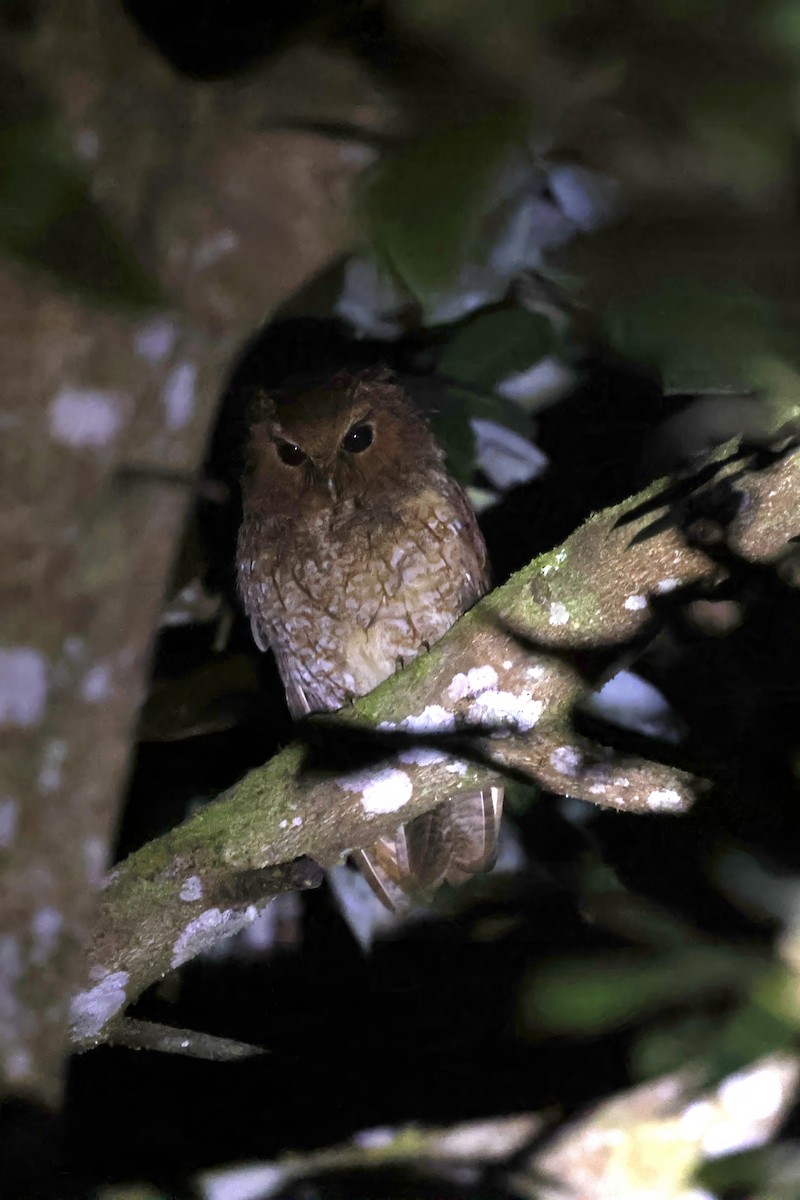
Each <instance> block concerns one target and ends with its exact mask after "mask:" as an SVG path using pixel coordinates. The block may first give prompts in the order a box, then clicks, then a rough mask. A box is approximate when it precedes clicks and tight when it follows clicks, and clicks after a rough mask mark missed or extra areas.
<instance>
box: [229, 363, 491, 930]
mask: <svg viewBox="0 0 800 1200" xmlns="http://www.w3.org/2000/svg"><path fill="white" fill-rule="evenodd" d="M242 501H243V522H242V525H241V528H240V531H239V538H238V547H237V571H238V586H239V590H240V594H241V597H242V600H243V603H244V607H245V610H246V612H247V614H248V616H249V618H250V625H251V629H252V632H253V637H254V639H255V642H256V644H257V646H258V647H259V648H260V649H262V650H267V649H271V650H272V652H273V654H274V655H275V659H276V662H277V665H278V670H279V672H280V675H281V679H282V681H283V685H284V689H285V691H286V699H287V702H288V705H289V709H290V711H291V714H292V716H293V717H295V718H298V717H301V716H304V715H306V714H310V713H319V712H332V711H335V710H336V709H339V708H341V707H343V706H344V705H346V704H348V703H351V702H352V701H353V700H354V699H356V698H357V697H359V696H363V695H365V694H366V693H367V692H370V691H372V689H373V688H374V687H377V685H378V684H379V683H381V682H382V681H383V680H384V679H386V678H387V677H388V676H390V675H391V674H393V672H394V671H395V670H397V669H398V668H399V667H402V666H403V665H405V664H407V663H409V662H411V661H412V660H413V659H414V658H416V657H417V655H418V654H422V653H424V652H425V651H427V650H428V649H429V648H430V647H431V646H432V645H433V644H434V643H435V642H436V641H438V639H439V638H440V637H442V635H443V634H444V633H446V632H447V630H448V629H449V628H450V626H451V625H452V624H453V622H454V621H455V620H456V619H457V618H458V617H459V616H460V615H461V614H462V613H463V612H465V611H466V610H467V609H468V608H470V607H471V605H473V604H474V603H475V602H476V600H478V599H479V598H480V597H481V596H482V595H483V594H484V593H485V592H486V590H487V588H488V572H487V562H486V549H485V546H484V543H483V539H482V537H481V534H480V532H479V530H478V527H477V524H476V521H475V517H474V514H473V512H472V509H471V507H470V505H469V502H468V500H467V498H466V496H465V495H464V492H463V491H462V489H461V487H460V486H459V485H458V483H456V481H455V480H454V479H453V478H452V477H451V476H450V475H448V473H447V471H446V469H445V466H444V454H443V451H442V449H441V448H440V446H439V445H438V443H437V442H436V440H435V438H434V436H433V434H432V432H431V430H430V428H429V427H428V424H427V422H426V421H425V419H424V417H423V416H422V414H421V413H420V412H419V411H418V410H417V409H416V407H415V406H414V405H413V403H412V402H411V400H410V399H409V397H408V396H407V394H406V393H405V391H404V389H403V388H402V387H401V386H400V385H399V384H398V383H397V382H395V381H394V380H393V378H392V376H391V375H390V374H389V373H388V372H386V371H381V370H371V371H362V372H359V373H357V374H352V373H349V372H340V373H338V374H336V375H334V376H333V377H330V376H329V377H328V378H325V379H320V378H316V379H314V378H306V379H301V380H298V381H295V382H293V383H291V384H289V385H288V386H287V387H285V388H284V389H282V390H281V391H280V392H277V393H274V394H271V395H267V394H264V393H260V394H259V395H258V396H257V399H256V401H255V404H254V410H253V413H252V423H251V426H250V431H249V443H248V451H247V467H246V471H245V477H244V480H243V485H242ZM502 802H503V795H502V790H501V789H498V788H493V789H491V790H490V791H489V792H488V793H482V792H477V793H474V794H469V795H463V796H458V797H456V798H450V799H444V798H443V802H442V803H441V804H439V805H438V806H437V807H436V808H435V809H433V810H432V811H431V812H429V813H426V814H424V815H423V816H420V817H416V818H415V819H414V820H412V821H409V822H407V823H406V824H404V825H403V826H402V827H401V828H399V829H398V830H397V831H396V832H395V833H394V834H393V835H392V836H391V837H384V838H381V839H380V840H379V841H377V842H376V843H375V844H374V845H373V846H371V847H369V849H366V850H359V851H357V852H355V854H354V858H355V860H356V863H357V865H358V866H359V868H360V869H361V871H362V873H363V874H364V875H365V877H366V879H367V880H368V882H369V883H370V885H371V887H372V889H373V891H374V892H375V893H376V894H377V895H378V897H379V898H380V899H381V900H382V902H383V903H384V904H385V905H386V906H387V907H388V908H390V909H399V908H403V907H406V906H407V904H408V902H409V900H411V899H416V898H420V897H422V896H429V895H431V894H432V892H433V891H434V890H435V889H436V888H437V887H438V886H439V885H440V884H441V883H443V882H445V881H447V882H449V883H459V882H462V881H463V880H465V879H467V878H469V877H470V876H471V875H474V874H476V873H478V872H481V871H485V870H488V869H489V868H490V867H491V866H492V864H493V862H494V858H495V854H496V844H497V834H498V829H499V823H500V818H501V812H502Z"/></svg>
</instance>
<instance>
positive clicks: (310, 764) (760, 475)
mask: <svg viewBox="0 0 800 1200" xmlns="http://www.w3.org/2000/svg"><path fill="white" fill-rule="evenodd" d="M723 500H724V504H723V503H721V501H723ZM688 501H691V503H690V504H689V503H688ZM722 510H724V518H720V520H719V521H717V519H716V517H715V514H716V513H719V512H721V511H722ZM688 512H691V513H692V514H693V515H692V516H691V518H689V517H687V519H686V520H681V514H682V513H688ZM698 514H700V516H698ZM698 521H700V522H701V525H698ZM693 527H694V529H695V532H696V531H697V530H698V529H699V528H701V527H702V531H703V533H704V538H703V541H704V544H705V545H706V546H708V545H709V544H710V543H713V547H714V552H713V556H712V553H711V551H710V550H709V549H707V548H706V549H703V548H700V547H698V546H697V545H693V544H692V528H693ZM710 532H712V533H713V534H714V536H713V537H712V536H709V534H710ZM798 533H800V454H798V452H797V451H796V449H795V447H794V445H790V444H785V445H784V446H783V447H782V448H780V449H779V450H776V451H769V452H767V451H763V450H755V451H747V450H746V449H745V448H743V447H741V446H740V445H738V444H737V443H730V444H729V445H727V446H725V447H722V448H721V449H720V450H718V451H717V452H716V453H715V454H714V455H713V456H712V457H711V458H710V459H709V461H708V463H707V464H706V465H705V467H704V468H703V469H702V470H700V471H699V472H698V474H697V475H696V476H695V477H694V479H693V480H691V481H686V483H685V484H683V485H677V484H670V485H666V484H664V483H663V482H661V483H657V484H655V485H653V486H652V487H651V488H649V489H648V490H646V491H645V492H643V493H641V494H640V495H638V496H636V497H634V498H632V499H631V500H628V501H626V502H625V503H623V504H620V505H618V506H616V507H614V508H611V509H607V510H606V511H604V512H602V513H599V514H597V515H595V516H593V517H591V518H590V519H589V520H588V521H587V522H586V523H585V524H584V525H583V526H582V527H581V528H580V529H578V530H577V531H576V532H575V533H574V534H572V536H571V537H570V538H568V539H567V541H566V542H565V543H564V544H563V545H562V546H561V547H560V548H558V549H557V550H554V551H550V552H548V553H547V554H544V555H541V556H540V557H539V558H537V559H535V560H534V561H533V562H532V563H530V564H529V565H528V566H527V567H526V568H524V569H523V570H522V571H520V572H518V573H517V574H516V575H514V576H513V577H512V578H511V579H510V580H509V582H508V583H507V584H505V586H503V587H501V588H498V589H497V590H496V591H495V592H493V593H492V594H491V595H490V596H488V597H486V598H485V599H484V600H483V601H482V602H481V603H480V604H478V605H477V606H476V607H475V608H474V609H473V610H472V611H471V612H469V613H468V614H466V615H465V616H464V617H463V618H462V619H461V620H460V621H458V622H457V624H456V625H455V626H454V627H453V629H452V630H451V631H450V632H449V633H448V634H447V636H446V637H444V638H443V639H442V640H441V642H439V643H438V644H437V645H436V646H435V647H434V648H433V649H432V650H431V652H430V653H429V654H427V655H425V656H423V657H422V658H420V659H418V660H416V662H414V663H413V664H412V665H411V666H410V667H408V668H407V669H406V670H404V671H402V672H400V673H398V674H397V675H395V676H393V677H392V678H391V679H390V680H387V681H386V683H384V684H382V685H381V686H380V687H379V688H377V689H376V690H375V691H374V692H373V693H371V694H370V695H369V696H366V697H365V698H364V699H363V700H361V701H359V702H358V703H357V704H355V705H354V706H353V707H352V708H351V709H348V710H346V711H343V712H341V713H338V714H336V715H335V716H334V717H326V718H317V719H313V720H311V721H309V722H308V723H307V726H306V727H305V728H304V729H303V731H302V732H303V733H304V734H305V740H303V741H298V742H295V743H294V744H292V745H291V746H289V747H287V748H286V749H285V750H283V751H282V752H281V753H280V754H278V755H276V756H275V757H274V758H273V759H272V760H271V761H270V762H268V763H267V764H266V765H265V766H264V767H262V768H260V769H258V770H255V771H252V772H250V774H249V775H247V776H246V777H245V778H244V779H243V780H242V781H241V782H240V783H238V784H236V785H235V786H234V787H233V788H231V789H230V790H229V791H228V792H226V793H225V794H224V795H222V796H220V797H219V798H218V799H217V800H216V801H215V802H213V803H212V804H210V805H208V806H207V807H206V808H204V809H203V810H202V811H200V812H199V813H197V814H196V815H195V816H193V817H192V818H191V819H189V820H188V821H186V822H184V823H183V824H182V825H180V826H179V827H178V828H177V829H174V830H173V831H172V832H170V833H168V834H166V835H164V836H163V837H161V838H158V839H156V840H155V841H153V842H151V843H149V844H148V845H146V846H144V847H143V848H142V849H141V850H139V851H138V852H137V853H135V854H133V855H131V856H130V858H128V859H126V860H125V861H124V862H123V863H121V864H120V866H118V867H117V868H116V869H115V871H114V872H113V873H112V877H111V879H110V881H109V883H108V886H107V888H106V890H105V893H104V897H103V901H102V913H101V918H100V921H99V924H98V927H97V931H96V936H95V939H94V944H93V946H92V949H91V971H90V978H91V980H92V981H93V984H94V986H93V987H92V988H91V989H89V990H88V991H86V992H83V993H81V995H80V996H78V997H77V998H76V1000H75V1001H74V1005H73V1018H74V1037H75V1040H76V1042H77V1043H78V1044H79V1045H81V1046H83V1047H86V1046H88V1045H92V1044H95V1043H97V1042H100V1041H103V1040H106V1039H107V1038H108V1037H109V1036H110V1035H112V1034H113V1031H114V1028H115V1022H117V1021H119V1020H120V1019H121V1017H122V1014H123V1012H124V1009H125V1006H126V1005H127V1004H128V1003H130V1001H131V1000H133V999H134V998H135V997H136V996H138V995H139V994H140V993H141V992H142V991H143V990H144V988H146V987H147V986H148V985H149V984H151V983H153V982H154V981H155V980H157V979H159V978H160V977H161V976H162V975H163V974H164V973H165V972H166V971H168V970H170V969H171V968H173V967H177V966H180V965H181V964H182V963H184V962H186V961H187V960H188V959H190V958H192V957H193V956H194V955H196V954H197V953H199V952H200V951H201V950H205V949H208V948H209V947H210V946H212V945H214V944H215V943H216V942H217V941H219V940H220V939H221V938H223V937H226V936H228V935H229V934H230V933H233V932H234V931H236V930H237V929H240V928H242V927H243V926H244V925H246V924H247V923H249V922H250V921H252V920H254V919H255V917H256V915H257V914H258V912H259V911H260V909H261V908H262V907H263V906H264V904H265V903H267V902H268V901H269V899H270V898H271V897H272V896H274V895H276V894H277V893H279V892H281V891H284V890H287V889H290V888H298V887H310V886H315V885H316V884H317V883H318V882H319V880H320V878H321V870H320V868H321V867H327V866H330V865H332V864H333V863H336V862H337V861H339V860H340V859H341V858H342V856H343V855H345V854H346V853H347V852H348V851H349V850H351V849H353V848H356V847H360V846H367V845H369V844H371V843H372V842H373V841H375V839H376V838H377V837H378V836H379V835H381V834H388V833H391V831H392V830H393V829H395V828H396V827H397V824H398V821H399V820H400V819H402V820H403V821H405V820H408V819H409V818H411V817H414V816H416V815H418V814H419V813H422V812H424V811H426V810H427V809H429V808H431V807H433V805H435V804H436V803H437V802H438V801H440V800H442V799H443V798H444V797H446V796H451V795H453V794H454V793H455V792H457V791H462V790H465V789H469V790H473V789H476V788H485V787H487V786H489V785H490V784H492V783H496V782H497V781H498V778H499V777H500V776H501V775H502V774H503V773H508V772H512V773H515V774H518V775H519V774H521V775H523V776H524V777H526V778H528V779H530V780H532V781H535V782H537V783H539V784H540V785H541V786H542V787H544V788H547V789H549V790H551V791H554V792H557V793H560V794H563V795H570V796H577V797H581V798H583V799H585V800H589V801H592V802H594V803H597V804H601V805H604V806H607V807H612V808H617V809H622V810H625V811H627V812H635V813H643V814H645V813H664V812H670V813H682V812H685V811H686V810H687V809H688V808H689V807H690V805H691V803H692V800H693V798H694V794H695V783H696V781H694V780H693V779H692V777H691V776H689V775H687V774H686V773H684V772H681V771H678V770H676V769H674V768H672V767H670V766H666V765H664V764H662V763H658V762H653V761H649V760H647V759H644V758H636V757H625V756H621V755H619V754H617V753H615V752H614V751H613V750H611V749H609V748H607V747H605V746H601V745H597V744H595V743H592V742H590V741H588V740H587V739H585V738H582V737H580V736H578V735H577V734H576V732H575V731H574V729H573V726H572V719H571V718H572V712H573V709H574V707H575V704H576V702H577V701H579V700H580V699H581V698H582V697H585V696H586V694H587V692H588V691H589V690H590V685H589V684H588V683H587V682H586V680H585V679H584V678H583V677H582V676H581V675H580V674H579V672H578V671H577V670H576V669H575V667H574V666H572V665H571V664H570V661H569V652H573V651H578V650H581V651H585V650H587V649H592V648H597V649H599V648H608V647H613V646H618V645H619V646H621V645H622V644H624V643H628V642H630V641H631V640H632V639H634V638H637V639H638V638H642V637H643V636H647V634H648V633H650V632H655V630H656V629H657V628H658V626H659V624H660V623H661V619H662V617H661V614H662V611H663V607H664V606H666V605H668V604H675V603H680V598H681V592H682V591H683V590H685V589H687V588H692V589H693V592H692V594H696V589H697V587H698V586H702V585H709V586H713V585H714V584H716V583H717V582H718V581H719V579H720V577H721V575H723V574H724V573H725V568H724V565H723V563H724V558H725V555H726V554H733V555H736V556H739V557H741V558H744V559H746V560H749V561H757V562H762V563H766V562H773V563H777V562H778V561H779V560H780V559H781V557H782V555H783V554H784V553H785V551H786V547H787V543H789V541H790V540H791V539H792V538H793V537H796V536H797V535H798ZM365 756H366V757H365ZM318 864H319V865H318Z"/></svg>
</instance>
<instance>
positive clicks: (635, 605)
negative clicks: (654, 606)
mask: <svg viewBox="0 0 800 1200" xmlns="http://www.w3.org/2000/svg"><path fill="white" fill-rule="evenodd" d="M648 603H649V601H648V599H647V596H637V595H634V596H628V598H627V599H626V601H625V605H624V607H625V608H627V609H628V610H629V612H640V611H641V610H642V609H643V608H647V605H648Z"/></svg>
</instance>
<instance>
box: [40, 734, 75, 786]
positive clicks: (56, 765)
mask: <svg viewBox="0 0 800 1200" xmlns="http://www.w3.org/2000/svg"><path fill="white" fill-rule="evenodd" d="M68 749H69V746H68V744H67V742H66V741H65V740H64V739H63V738H53V740H52V741H50V742H48V743H47V745H46V746H45V748H44V753H43V755H42V765H41V768H40V770H39V778H38V784H39V791H40V792H43V793H44V794H45V795H49V794H50V793H51V792H57V791H58V789H59V788H60V787H61V780H62V776H63V769H64V762H65V760H66V757H67V751H68Z"/></svg>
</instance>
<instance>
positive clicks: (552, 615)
mask: <svg viewBox="0 0 800 1200" xmlns="http://www.w3.org/2000/svg"><path fill="white" fill-rule="evenodd" d="M547 620H548V622H549V624H550V625H567V624H568V623H569V613H568V611H567V606H566V604H561V602H560V601H558V600H554V601H553V603H552V604H551V605H550V609H549V612H548V617H547Z"/></svg>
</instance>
